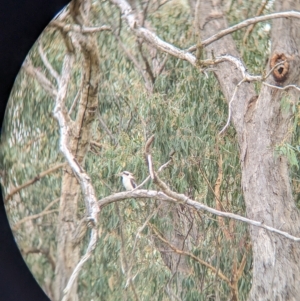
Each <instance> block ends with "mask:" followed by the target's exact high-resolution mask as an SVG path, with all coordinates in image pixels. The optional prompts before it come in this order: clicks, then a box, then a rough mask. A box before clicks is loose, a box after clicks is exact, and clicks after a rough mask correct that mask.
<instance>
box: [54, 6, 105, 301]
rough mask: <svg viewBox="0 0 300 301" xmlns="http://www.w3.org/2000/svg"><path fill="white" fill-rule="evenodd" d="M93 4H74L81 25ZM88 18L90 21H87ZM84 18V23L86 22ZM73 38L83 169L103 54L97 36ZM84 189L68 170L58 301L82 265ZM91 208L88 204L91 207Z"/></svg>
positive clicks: (75, 139) (76, 135) (77, 147)
mask: <svg viewBox="0 0 300 301" xmlns="http://www.w3.org/2000/svg"><path fill="white" fill-rule="evenodd" d="M89 3H90V2H89V1H85V2H84V3H83V1H73V6H71V7H70V13H71V15H72V17H73V19H74V20H75V22H78V23H79V24H80V25H88V24H85V22H87V19H88V18H87V14H88V12H89V7H88V6H89ZM85 17H86V18H85ZM83 19H84V20H83ZM73 39H75V40H76V42H77V43H78V45H80V46H81V47H80V51H81V53H82V57H81V58H82V74H81V76H82V90H81V98H80V101H79V104H78V109H77V116H76V119H75V120H74V121H70V124H69V127H70V131H69V137H68V141H69V145H68V148H69V150H70V151H71V152H72V154H74V155H75V157H76V160H77V162H78V163H79V164H80V166H84V159H85V154H86V152H87V150H88V147H89V141H90V137H91V134H90V133H91V128H92V122H93V121H94V120H95V113H96V108H97V105H98V85H99V78H100V68H99V65H100V64H99V54H98V48H97V46H96V40H95V37H91V36H89V35H82V34H80V33H79V34H76V35H74V37H73ZM79 193H80V186H79V183H78V181H77V179H76V177H75V176H74V174H73V171H72V170H71V168H70V167H68V168H67V169H66V170H65V171H64V175H63V180H62V196H61V202H60V213H59V220H58V225H57V229H58V235H57V236H58V245H57V264H56V273H55V282H54V285H55V300H57V301H58V300H61V299H62V297H63V295H64V294H63V290H64V288H65V287H66V284H67V282H68V280H69V278H70V276H71V274H72V272H73V270H74V268H75V266H76V265H77V263H78V262H79V255H80V254H79V252H80V245H79V244H77V243H76V242H77V239H76V238H77V237H76V233H77V226H78V224H79V223H78V218H77V202H78V199H79ZM87 208H88V204H87ZM77 300H78V295H77V282H76V281H75V283H74V285H73V286H72V291H71V293H70V295H69V298H68V301H77Z"/></svg>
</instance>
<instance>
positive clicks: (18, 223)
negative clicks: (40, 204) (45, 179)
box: [11, 198, 60, 231]
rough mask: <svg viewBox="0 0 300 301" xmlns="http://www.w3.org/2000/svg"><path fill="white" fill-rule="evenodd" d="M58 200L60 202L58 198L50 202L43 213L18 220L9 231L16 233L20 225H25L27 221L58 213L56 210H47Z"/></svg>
mask: <svg viewBox="0 0 300 301" xmlns="http://www.w3.org/2000/svg"><path fill="white" fill-rule="evenodd" d="M59 200H60V198H57V199H55V200H54V201H52V202H51V203H50V204H48V205H47V206H46V208H45V209H44V210H43V211H41V212H40V213H37V214H33V215H30V216H26V217H24V218H22V219H21V220H19V221H18V222H17V223H15V224H14V225H13V226H12V227H11V229H12V230H13V231H17V230H18V229H19V228H20V226H21V224H23V223H25V222H27V221H29V220H33V219H37V218H39V217H41V216H44V215H46V214H50V213H53V212H58V211H59V210H58V209H53V210H49V208H51V207H52V206H53V205H54V204H55V203H57V202H58V201H59Z"/></svg>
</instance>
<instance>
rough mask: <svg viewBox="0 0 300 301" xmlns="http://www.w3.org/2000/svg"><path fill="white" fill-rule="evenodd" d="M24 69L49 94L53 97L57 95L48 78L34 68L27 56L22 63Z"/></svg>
mask: <svg viewBox="0 0 300 301" xmlns="http://www.w3.org/2000/svg"><path fill="white" fill-rule="evenodd" d="M22 67H23V68H24V70H25V71H26V72H27V73H28V74H29V75H30V76H32V77H33V78H35V79H36V80H37V81H38V83H39V84H40V85H41V87H42V88H43V89H44V90H45V91H46V92H47V93H49V95H50V96H51V97H52V98H53V99H55V97H56V96H57V90H56V88H55V87H54V86H53V85H52V83H51V82H50V80H49V79H48V78H47V77H46V76H45V75H44V74H43V73H42V72H41V71H40V70H38V69H37V68H35V67H34V66H33V64H32V62H31V60H30V59H29V58H27V59H26V61H25V62H24V63H23V66H22Z"/></svg>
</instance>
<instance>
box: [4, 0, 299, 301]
mask: <svg viewBox="0 0 300 301" xmlns="http://www.w3.org/2000/svg"><path fill="white" fill-rule="evenodd" d="M239 2H240V1H239ZM231 4H232V6H231V7H230V9H229V12H228V17H229V20H230V22H231V23H232V24H233V23H237V22H238V21H241V18H244V17H246V16H241V12H243V13H244V12H245V10H248V13H249V16H250V15H251V16H252V15H254V14H255V11H254V8H255V9H256V8H257V7H258V5H259V1H256V2H255V6H253V5H252V4H251V5H250V2H249V1H242V5H240V3H239V4H238V3H237V1H231ZM137 5H138V6H141V5H142V3H140V2H138V3H137ZM238 5H239V7H238ZM157 6H158V3H156V2H151V3H150V5H149V9H148V18H147V21H149V23H150V24H151V26H152V27H153V29H154V30H155V32H156V33H157V34H158V35H159V36H160V37H161V38H162V39H164V40H166V41H168V42H170V43H173V44H174V45H176V46H178V47H181V48H187V47H188V46H190V45H192V44H193V43H195V41H194V36H193V27H192V26H193V19H192V17H191V15H190V11H189V9H188V7H187V6H186V4H185V5H183V4H182V3H181V2H179V1H176V2H172V3H169V4H165V5H164V6H162V7H159V8H158V7H157ZM253 7H254V8H253ZM91 17H92V21H91V22H92V24H93V25H95V26H99V24H101V25H102V24H103V23H105V24H110V25H113V26H116V24H114V22H115V21H114V20H119V12H118V11H117V10H116V9H115V8H113V7H111V5H110V4H109V2H108V1H102V2H100V1H94V2H93V7H92V11H91ZM120 22H122V26H121V29H120V35H119V37H120V39H121V41H122V43H123V45H124V46H125V49H128V50H129V51H130V53H131V54H132V55H133V56H134V57H135V58H138V59H140V61H142V59H141V54H140V52H139V47H138V45H137V42H136V40H135V38H134V37H133V36H132V34H131V32H129V30H128V29H127V26H126V25H125V24H123V23H124V21H123V20H122V19H120ZM264 28H265V24H260V25H257V26H256V27H255V28H254V31H253V33H252V34H251V35H250V36H249V39H248V40H247V47H248V50H246V47H245V45H243V44H242V43H241V42H240V41H242V38H243V35H244V34H245V30H241V31H238V32H237V33H235V34H234V35H233V36H234V38H235V40H236V41H237V43H238V47H239V49H240V50H241V52H242V53H243V59H244V61H245V62H246V64H247V66H248V67H249V69H250V70H251V71H252V72H253V73H261V72H262V70H263V69H264V61H265V59H266V57H267V56H268V51H269V50H268V49H269V44H268V32H267V31H266V30H264ZM97 35H98V36H97V37H98V38H97V39H98V47H99V52H100V70H101V84H100V89H99V96H98V97H99V111H100V114H101V118H102V119H103V121H104V123H105V124H106V126H107V128H108V129H109V130H110V132H111V135H108V133H107V131H106V130H105V129H104V128H103V126H102V125H101V124H100V122H99V120H95V124H94V126H93V133H92V136H91V147H90V151H89V152H88V153H87V154H86V158H85V165H84V168H85V169H86V171H87V172H88V174H89V175H90V177H91V179H92V183H93V186H94V188H95V191H96V193H97V197H98V198H99V199H101V198H102V197H104V196H107V195H110V194H112V193H114V192H117V191H121V190H122V189H123V188H122V186H121V182H120V179H119V178H118V177H117V176H116V174H117V173H119V172H120V171H121V170H130V171H131V172H133V173H134V174H135V176H136V179H137V181H138V182H139V183H140V182H142V180H143V179H144V178H145V177H146V176H147V175H148V168H147V164H146V163H145V160H144V157H143V149H144V146H145V142H146V140H147V138H149V137H150V135H152V134H155V141H154V144H153V148H152V151H153V161H154V166H155V168H156V169H157V168H158V167H159V166H161V165H162V164H164V163H165V162H167V161H168V160H169V155H170V153H171V152H173V151H174V152H175V153H174V155H173V162H172V164H171V165H170V166H169V167H168V168H167V169H166V170H165V171H164V172H163V173H162V174H161V177H162V179H163V180H164V181H165V182H166V183H168V184H169V185H170V188H171V189H173V190H175V191H177V192H179V193H184V194H186V195H189V196H190V197H191V198H193V199H195V200H197V201H199V202H203V203H205V204H206V205H209V206H211V207H216V196H215V191H213V190H214V187H215V184H216V180H217V177H218V175H219V173H220V166H219V165H218V161H219V158H220V156H221V157H222V160H223V163H222V169H223V171H222V173H223V181H222V183H221V193H220V196H219V199H220V202H221V204H222V207H223V210H226V211H228V212H234V213H238V214H242V215H244V214H245V206H244V201H243V196H242V191H241V183H240V181H241V175H240V167H239V150H238V147H237V144H236V141H235V132H234V130H233V129H232V128H229V129H228V131H227V133H226V135H225V136H224V137H223V138H218V137H217V133H218V132H219V131H220V129H221V128H222V127H223V126H224V124H225V123H226V119H227V112H228V107H227V104H226V103H225V101H224V97H223V95H222V93H221V92H220V90H219V87H218V83H217V81H216V80H215V78H214V77H213V76H212V75H208V76H207V77H206V76H204V75H203V74H202V73H199V72H198V71H197V70H195V69H194V68H193V67H191V66H190V65H189V64H188V63H187V62H184V61H180V60H178V59H175V58H172V57H168V59H167V62H166V65H165V68H164V69H163V71H162V73H161V74H160V75H159V76H157V77H156V79H155V83H154V89H153V93H149V91H147V90H146V88H145V83H144V81H143V78H142V76H141V74H140V73H139V72H138V70H137V68H135V65H134V64H133V62H132V61H131V60H130V59H129V58H128V56H127V55H126V53H124V50H123V49H122V47H121V46H120V44H119V43H118V40H117V39H116V37H115V36H114V35H113V34H112V33H105V32H101V33H98V34H97ZM41 41H42V44H43V47H44V49H45V52H46V54H47V57H48V59H49V62H50V63H51V64H52V66H53V68H54V69H55V70H56V71H57V72H60V70H61V67H62V61H63V58H64V54H65V48H64V44H63V41H62V39H61V36H60V35H59V33H58V32H54V31H53V30H47V31H46V32H45V33H44V34H43V36H42V37H41ZM147 47H148V46H147V45H145V44H144V45H143V46H142V48H143V49H144V51H145V52H144V53H147V54H149V52H150V51H148V50H149V49H148V48H147ZM249 50H250V51H249ZM147 51H148V52H147ZM30 57H31V60H32V62H33V63H34V66H36V67H37V68H40V70H41V71H42V72H43V73H44V74H45V75H46V76H47V77H48V78H49V79H51V75H50V74H49V71H48V70H47V68H45V67H44V65H43V63H42V61H41V59H40V57H39V54H38V50H37V46H34V47H33V49H32V50H31V52H30ZM163 58H164V55H162V54H161V53H157V54H156V57H155V59H157V60H158V61H160V62H161V61H162V59H163ZM77 59H78V60H77V63H76V64H75V65H74V70H73V71H72V84H71V86H70V87H69V91H68V99H67V107H68V108H70V107H71V105H72V103H73V100H74V98H75V96H76V94H77V92H78V89H80V80H81V69H80V62H81V58H80V57H78V58H77ZM148 59H149V61H151V59H152V57H151V56H150V54H149V57H148ZM153 60H154V58H153ZM51 82H52V84H53V85H55V81H54V80H53V79H51ZM257 88H259V87H257ZM53 108H54V101H53V99H51V97H49V95H48V94H47V93H46V92H45V91H44V90H43V89H42V88H41V87H40V86H39V84H38V83H37V82H36V81H35V80H34V79H33V78H31V77H29V76H27V75H25V74H24V72H23V71H21V72H20V74H19V76H18V78H17V79H16V84H15V86H14V89H13V91H12V93H11V99H10V104H9V106H8V107H7V111H6V117H5V118H6V119H5V120H6V122H5V125H4V128H3V134H2V140H1V148H0V149H1V168H3V169H4V170H5V171H6V173H7V180H6V181H7V182H6V183H5V186H4V188H5V193H7V192H8V191H10V190H11V189H12V188H11V187H12V185H13V186H19V185H21V184H22V183H24V182H26V181H28V180H29V179H32V178H33V177H34V176H36V174H38V173H40V172H42V171H43V170H46V169H48V168H49V167H51V166H53V165H55V164H56V163H58V162H63V160H64V159H63V158H62V156H61V155H60V153H59V149H58V139H59V133H58V126H57V122H56V121H55V120H54V119H53V117H52V111H53ZM75 116H76V110H74V112H73V113H72V115H71V118H74V117H75ZM297 129H298V128H297ZM297 137H299V135H298V136H297ZM295 139H296V138H295ZM93 142H97V143H98V146H95V144H93ZM297 143H298V144H297ZM99 144H100V145H101V147H99ZM299 144H300V143H299V141H298V142H296V145H299ZM293 145H294V144H293V143H292V144H291V145H288V144H285V145H283V146H280V147H278V148H277V149H276V152H277V153H278V154H279V155H285V156H287V158H288V160H289V162H290V164H291V166H292V167H296V168H298V160H297V155H298V152H299V148H297V147H294V146H293ZM296 168H292V172H294V173H296ZM295 179H296V180H297V179H298V178H296V177H295ZM145 187H146V188H149V189H150V188H151V189H156V187H155V186H154V185H153V184H152V183H151V182H149V183H147V184H146V186H145ZM60 189H61V174H60V172H59V171H58V172H55V173H52V174H50V175H48V176H46V177H44V178H42V179H41V180H40V181H39V182H37V183H35V184H34V185H31V186H29V187H26V188H25V189H23V190H22V191H21V192H20V194H19V195H18V196H17V197H15V198H14V199H13V200H12V201H10V202H9V203H8V205H7V207H6V208H7V212H8V215H9V218H10V221H11V223H12V224H14V223H15V222H17V221H19V220H20V219H21V218H23V217H25V216H28V215H31V214H36V213H39V212H41V211H42V210H43V209H44V208H45V207H46V206H47V204H49V203H50V202H51V201H52V200H54V199H56V198H58V197H59V196H60ZM41 192H42V193H41ZM159 205H160V204H159V202H157V201H156V200H143V201H140V200H126V201H123V202H120V203H118V204H111V205H108V206H106V207H104V208H103V209H102V210H101V213H100V215H99V241H98V244H97V247H96V250H95V252H94V255H93V257H92V258H91V259H90V260H89V261H88V262H87V263H86V264H85V265H84V267H83V269H82V271H81V273H80V275H79V282H78V285H79V288H78V292H79V299H80V300H92V299H93V300H135V297H134V292H133V290H132V287H131V285H130V284H129V283H128V281H127V275H126V273H127V272H128V267H127V268H126V265H128V264H129V265H130V263H131V266H132V270H131V276H132V277H133V282H134V287H135V290H136V292H137V294H138V296H139V297H140V300H169V299H170V295H169V292H168V290H170V291H171V292H173V293H174V294H178V295H179V296H180V298H181V299H182V300H215V299H216V294H217V295H218V297H219V299H220V300H228V299H229V297H230V288H229V286H228V284H227V283H226V282H224V281H222V280H220V279H219V278H218V277H217V276H216V275H215V273H213V272H212V271H211V270H210V269H209V268H207V267H205V266H204V265H202V264H200V263H199V262H197V261H195V260H193V259H192V258H191V257H188V259H187V262H188V268H189V271H188V273H181V274H180V273H178V275H175V276H174V275H172V273H171V271H170V270H169V269H168V268H167V266H166V264H165V262H164V260H163V258H162V256H161V253H160V251H161V249H160V248H159V247H158V243H157V240H156V238H155V235H154V234H153V231H152V230H151V228H150V227H148V226H145V227H144V229H143V231H142V232H141V233H139V237H138V238H136V234H137V233H138V229H139V228H140V227H141V226H142V225H143V224H144V222H145V220H146V219H147V218H148V217H149V215H151V214H152V213H153V212H154V210H156V209H157V207H158V206H159ZM169 208H170V212H169V214H162V211H161V210H158V212H157V213H156V214H154V215H153V217H152V218H151V220H150V223H151V225H152V226H153V227H156V229H157V230H158V231H160V233H162V235H164V236H165V237H168V236H171V234H172V233H173V231H174V227H175V226H174V224H173V223H172V221H173V217H174V211H173V206H171V205H170V207H169ZM51 209H59V204H58V203H56V205H54V207H53V208H51ZM176 210H177V211H176V213H178V215H180V217H181V218H182V219H181V220H180V221H181V224H180V227H178V229H180V230H181V233H180V234H182V235H184V236H185V235H186V236H187V239H186V247H187V248H188V251H189V252H190V253H191V254H193V255H194V256H197V257H199V258H200V259H202V260H204V261H205V262H207V263H209V264H211V265H212V266H214V267H215V268H217V269H219V270H220V271H222V273H223V274H224V275H226V276H227V277H228V278H229V279H230V278H231V276H232V268H233V265H234V263H237V264H239V263H240V262H241V260H242V258H243V255H244V254H245V253H246V245H247V242H248V234H247V227H246V226H245V224H242V223H238V222H230V221H228V220H224V226H225V228H226V229H228V231H229V232H230V235H231V238H230V239H228V238H227V237H226V235H225V231H224V229H223V228H222V227H221V226H220V222H219V220H217V219H216V217H215V216H213V215H210V214H207V213H205V212H200V213H199V212H198V213H196V212H194V211H188V210H187V209H186V211H185V210H183V209H182V210H180V208H177V207H176ZM164 212H165V211H164ZM164 212H163V213H164ZM84 215H85V206H84V204H83V202H82V200H80V202H79V205H78V217H79V218H82V217H83V216H84ZM56 225H57V213H52V214H48V215H45V216H43V217H41V218H39V219H37V220H32V221H31V222H29V223H28V224H24V225H23V226H22V227H21V229H20V230H19V231H18V232H17V233H16V234H15V235H16V238H17V242H18V244H19V246H20V248H21V249H23V250H25V249H26V250H28V249H29V248H31V249H32V248H34V247H36V248H38V247H40V246H41V245H43V246H44V247H47V248H48V249H49V250H51V252H52V254H54V256H55V250H56V244H57V241H56V235H57V229H56ZM189 227H190V228H191V229H192V228H193V229H197V231H196V234H195V233H194V232H193V235H192V234H190V233H189V232H188V231H187V229H188V228H189ZM176 230H177V229H176ZM191 232H192V231H191ZM88 240H89V237H88V235H87V236H86V237H85V239H84V241H83V242H82V244H81V252H82V254H83V253H84V252H85V250H86V247H87V244H88ZM135 241H136V245H135ZM171 243H173V242H172V241H171ZM24 254H25V255H24V256H25V259H26V262H27V263H28V265H29V267H30V268H31V270H32V271H33V272H34V275H35V277H36V278H37V280H38V281H39V283H40V284H41V285H42V286H43V287H45V286H46V280H47V279H50V280H53V278H54V270H53V268H52V267H51V264H50V261H49V258H48V259H47V257H45V256H43V255H41V254H34V253H29V252H28V253H26V252H25V251H24ZM182 257H184V256H183V255H182ZM126 262H127V263H126ZM126 271H127V272H126ZM250 286H251V252H250V251H249V252H248V253H247V262H246V265H245V269H244V272H243V275H242V277H241V278H240V281H239V284H238V289H239V297H240V300H246V297H247V294H248V292H249V290H250Z"/></svg>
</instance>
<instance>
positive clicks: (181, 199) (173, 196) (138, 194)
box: [98, 174, 300, 242]
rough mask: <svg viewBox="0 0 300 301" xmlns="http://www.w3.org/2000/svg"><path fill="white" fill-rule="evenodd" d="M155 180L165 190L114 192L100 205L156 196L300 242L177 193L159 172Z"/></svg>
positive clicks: (260, 223)
mask: <svg viewBox="0 0 300 301" xmlns="http://www.w3.org/2000/svg"><path fill="white" fill-rule="evenodd" d="M155 181H156V183H157V184H158V186H159V187H160V188H161V189H162V191H163V192H161V191H156V190H135V191H134V190H132V191H124V192H118V193H115V194H112V195H110V196H107V197H105V198H103V199H101V200H99V201H98V205H99V207H100V208H102V207H104V206H106V205H108V204H110V203H114V202H119V201H123V200H126V199H131V198H135V199H140V198H142V199H144V198H155V199H158V200H160V201H165V202H171V203H180V204H186V205H187V206H189V207H191V208H193V209H195V210H197V211H207V212H209V213H212V214H214V215H217V216H222V217H228V218H231V219H234V220H237V221H240V222H244V223H246V224H248V225H251V226H255V227H260V228H263V229H265V230H268V231H270V232H274V233H277V234H280V235H282V236H284V237H286V238H288V239H290V240H293V241H295V242H300V237H296V236H293V235H291V234H289V233H287V232H285V231H281V230H278V229H276V228H273V227H270V226H267V225H265V224H264V222H258V221H255V220H251V219H249V218H247V217H244V216H241V215H238V214H234V213H230V212H224V211H219V210H217V209H214V208H211V207H209V206H207V205H204V204H202V203H200V202H197V201H194V200H192V199H190V198H189V197H188V196H186V195H184V194H179V193H176V192H174V191H172V190H170V189H169V188H168V186H167V185H166V184H165V183H164V182H163V181H161V180H160V179H159V178H158V176H157V174H155Z"/></svg>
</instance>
